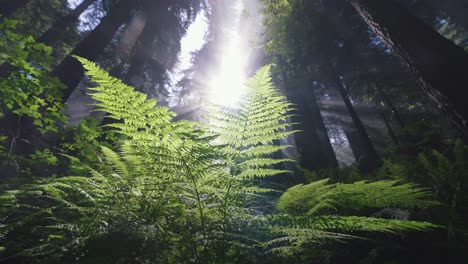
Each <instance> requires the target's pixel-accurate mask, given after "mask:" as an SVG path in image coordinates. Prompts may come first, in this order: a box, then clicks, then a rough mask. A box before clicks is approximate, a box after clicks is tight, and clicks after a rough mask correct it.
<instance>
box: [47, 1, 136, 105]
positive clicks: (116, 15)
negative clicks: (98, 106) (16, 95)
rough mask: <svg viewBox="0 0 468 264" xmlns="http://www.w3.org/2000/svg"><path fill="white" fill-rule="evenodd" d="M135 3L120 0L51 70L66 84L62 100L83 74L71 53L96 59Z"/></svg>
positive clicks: (127, 16) (81, 68) (92, 59)
mask: <svg viewBox="0 0 468 264" xmlns="http://www.w3.org/2000/svg"><path fill="white" fill-rule="evenodd" d="M136 4H137V1H134V0H121V1H120V2H119V3H118V4H117V5H116V6H114V7H113V8H112V9H111V10H110V11H109V12H108V14H107V15H106V16H105V17H104V18H102V19H101V22H100V23H99V25H98V26H97V27H96V28H95V29H94V30H93V31H92V32H91V33H89V34H88V36H86V37H85V38H84V39H83V40H82V41H81V42H80V43H79V44H78V45H77V46H76V47H75V49H73V51H72V52H71V54H70V55H69V56H67V57H66V58H65V59H64V60H63V61H62V62H61V63H60V64H59V65H58V66H57V67H56V68H55V69H54V70H53V72H52V75H54V76H56V77H58V78H59V79H60V80H61V81H62V82H63V83H64V84H65V85H66V86H67V89H66V91H64V94H63V102H65V101H66V100H67V99H68V97H69V96H70V94H71V93H72V92H73V90H74V89H75V88H76V86H77V85H78V83H79V82H80V81H81V79H82V78H83V76H84V70H83V67H82V66H81V64H80V63H79V62H78V61H77V60H76V59H74V58H73V57H71V55H78V56H81V57H83V58H86V59H88V60H91V61H94V60H96V59H97V57H98V56H99V55H100V54H101V53H102V52H103V51H104V49H105V48H106V46H107V45H108V44H109V43H110V42H111V40H112V38H113V37H114V35H115V33H116V32H117V30H118V29H119V27H120V26H121V25H122V24H123V23H124V22H125V21H126V20H127V19H128V18H129V17H130V14H131V11H132V10H133V9H134V8H135V6H136Z"/></svg>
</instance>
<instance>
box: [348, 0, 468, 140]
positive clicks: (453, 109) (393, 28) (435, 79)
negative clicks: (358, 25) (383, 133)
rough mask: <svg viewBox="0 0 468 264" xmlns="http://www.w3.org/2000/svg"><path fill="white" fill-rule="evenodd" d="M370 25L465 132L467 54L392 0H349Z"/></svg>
mask: <svg viewBox="0 0 468 264" xmlns="http://www.w3.org/2000/svg"><path fill="white" fill-rule="evenodd" d="M350 1H351V4H352V5H353V6H354V7H355V8H356V10H357V11H358V12H359V14H360V15H361V16H362V18H363V19H364V20H365V21H366V23H367V24H368V25H369V27H370V28H371V29H372V30H373V31H374V32H375V33H376V34H377V35H378V36H379V37H380V38H381V39H382V40H383V41H384V42H385V44H386V45H387V46H388V47H389V48H391V49H392V50H393V51H394V52H395V53H396V55H397V56H398V57H399V58H400V60H401V61H402V63H403V64H404V65H405V66H406V67H407V68H408V69H409V71H410V72H411V73H412V74H413V76H414V77H415V78H416V79H417V81H418V83H419V85H420V86H421V87H422V88H423V89H424V91H426V93H428V94H429V96H430V97H431V98H432V99H433V100H434V101H435V102H436V103H437V105H438V107H439V108H440V109H441V110H442V111H443V112H444V113H446V114H447V115H448V117H449V118H450V120H451V121H452V123H453V124H454V125H455V126H456V127H457V128H458V129H460V131H462V133H463V134H465V135H466V134H467V122H466V120H467V119H468V107H466V98H465V96H464V95H465V90H466V89H465V88H466V86H467V84H468V74H466V72H467V71H468V54H466V53H465V51H464V50H463V49H462V48H460V47H458V46H456V45H455V44H453V43H452V42H451V41H449V40H447V39H445V38H444V37H443V36H441V35H439V34H438V33H437V32H436V31H435V30H434V29H432V28H431V27H430V26H429V25H426V24H425V23H424V22H422V21H420V20H418V19H417V18H416V17H414V16H412V15H411V14H410V13H409V11H408V10H406V9H404V8H402V7H401V6H399V5H398V4H396V3H395V2H393V1H391V0H387V1H376V0H350Z"/></svg>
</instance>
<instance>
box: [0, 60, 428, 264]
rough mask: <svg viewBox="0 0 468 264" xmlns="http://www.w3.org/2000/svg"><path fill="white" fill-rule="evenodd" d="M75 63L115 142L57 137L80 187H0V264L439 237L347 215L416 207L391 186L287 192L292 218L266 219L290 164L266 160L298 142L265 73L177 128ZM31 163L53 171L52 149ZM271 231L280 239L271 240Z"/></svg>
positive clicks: (206, 259) (413, 197) (166, 114)
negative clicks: (200, 119)
mask: <svg viewBox="0 0 468 264" xmlns="http://www.w3.org/2000/svg"><path fill="white" fill-rule="evenodd" d="M77 59H78V60H80V61H81V62H82V64H83V65H84V67H85V69H86V71H87V74H88V75H89V76H90V77H91V80H92V81H93V82H95V83H96V84H97V86H96V87H94V88H91V89H90V90H91V91H92V92H91V93H90V95H91V96H92V97H93V98H94V99H96V101H97V106H98V107H99V109H100V110H101V111H104V112H106V113H108V117H109V118H111V119H114V120H115V122H114V123H110V124H108V125H107V126H108V127H110V128H111V129H112V130H113V131H114V132H115V133H117V134H118V140H119V142H118V144H115V145H112V144H108V143H106V144H107V145H108V146H101V147H99V148H98V146H97V145H98V144H99V143H101V142H100V141H98V140H96V137H99V135H101V131H100V129H99V128H97V127H96V124H95V123H93V122H92V121H89V120H87V121H84V122H83V123H82V124H80V125H79V126H78V127H77V128H75V129H72V130H70V131H69V133H70V134H71V135H65V137H67V136H69V137H70V138H76V140H77V142H76V145H73V144H71V143H67V141H65V142H64V143H63V144H62V149H63V150H65V151H67V152H68V153H70V154H74V155H76V156H79V157H80V159H78V158H76V157H73V156H70V155H68V154H63V156H64V157H66V158H68V159H70V161H71V164H72V165H71V168H72V169H69V170H68V171H73V172H80V173H82V174H81V176H75V175H71V176H64V177H58V176H56V177H45V178H41V177H36V178H34V179H33V180H32V181H27V182H26V183H21V182H18V183H14V182H11V183H8V184H4V185H2V189H1V195H0V201H1V202H2V203H1V204H2V206H1V207H0V208H1V211H0V212H1V216H0V217H1V218H0V220H1V222H2V225H1V226H0V242H1V245H2V246H1V252H0V254H1V255H0V256H1V258H8V259H18V260H21V261H26V260H31V261H32V260H34V261H40V262H47V263H55V262H57V263H63V262H75V261H78V262H81V263H96V262H99V263H129V262H143V263H186V262H194V263H259V262H260V263H261V262H264V263H269V262H270V260H271V259H269V258H268V256H272V255H271V254H270V253H269V252H266V251H265V248H266V249H269V250H270V251H271V252H283V253H284V252H289V253H292V252H298V251H296V250H299V249H301V248H302V246H303V245H308V244H309V243H314V244H315V243H316V244H323V243H325V242H327V241H329V240H343V239H348V238H352V237H354V236H355V232H357V231H380V232H387V233H397V232H400V231H404V230H426V229H428V228H432V227H435V226H434V225H431V224H428V223H423V222H412V221H402V220H395V219H383V218H366V217H362V216H358V215H346V214H344V213H343V212H345V213H349V212H353V211H356V210H360V209H363V208H371V209H374V208H376V207H379V208H381V207H396V206H398V207H401V208H413V207H417V206H421V205H424V203H422V202H421V198H424V197H425V193H424V190H422V189H419V188H415V186H413V185H410V184H403V185H396V182H395V181H383V182H375V183H366V182H357V183H354V184H327V183H326V180H322V181H318V182H314V183H311V184H308V185H299V186H295V187H293V188H291V189H290V190H289V191H288V192H286V193H285V194H284V195H283V196H282V197H281V198H280V200H279V203H278V206H277V207H278V209H280V210H282V211H284V212H290V213H293V214H294V215H270V216H267V213H268V212H269V211H272V210H274V200H273V199H272V198H273V197H274V196H273V195H272V193H275V192H276V191H275V190H274V189H271V188H267V184H266V182H265V181H264V180H265V179H266V178H268V177H271V176H275V175H283V174H286V173H288V171H286V170H283V169H280V167H279V165H280V164H281V163H283V162H288V161H289V160H287V159H274V158H273V156H274V155H275V154H276V153H277V152H278V151H280V150H282V149H284V148H287V147H288V146H285V145H278V144H277V142H279V141H280V140H282V139H284V137H286V136H288V135H290V134H292V133H294V131H291V130H290V129H289V128H290V124H289V123H288V122H287V120H288V118H289V117H290V109H291V106H290V104H289V103H287V101H286V100H285V98H284V97H283V96H282V95H281V94H280V93H279V92H278V91H277V89H276V88H275V87H274V86H273V85H272V83H271V77H270V70H269V67H268V66H265V67H262V68H261V69H259V70H258V71H257V73H256V75H255V76H254V77H252V78H251V79H250V80H249V81H248V82H247V84H246V86H247V92H246V94H245V95H244V96H243V98H242V102H243V104H242V105H239V106H236V107H231V108H226V107H222V106H215V107H214V109H213V110H212V111H210V112H209V113H208V116H209V118H210V122H209V124H207V125H201V124H196V123H193V122H189V121H184V120H182V121H173V120H172V118H173V117H174V116H175V114H174V113H172V112H170V111H169V110H168V109H167V108H164V107H155V106H156V101H155V100H147V99H146V95H144V94H142V93H139V92H136V91H134V88H132V87H129V86H127V85H125V84H123V83H122V82H121V81H120V80H118V79H115V78H113V77H110V76H109V75H108V74H107V73H106V72H105V71H103V70H101V69H100V68H98V67H97V66H96V65H95V64H93V63H92V62H89V61H87V60H85V59H82V58H77ZM201 127H202V128H201ZM115 149H118V151H116V150H115ZM93 155H96V157H97V160H94V159H93V158H92V157H93ZM34 157H35V158H36V159H40V160H45V161H46V162H48V163H52V164H54V163H55V162H57V160H55V159H54V157H52V156H50V152H49V151H48V150H45V151H41V152H36V153H35V154H34ZM80 160H81V161H80ZM73 166H77V168H79V169H76V168H75V167H73ZM74 168H75V169H74ZM85 169H86V172H85ZM268 200H269V202H265V201H268ZM330 212H334V213H335V214H337V215H333V216H331V215H328V214H327V213H330ZM338 213H339V214H338ZM342 214H343V215H342ZM272 231H273V233H274V234H275V235H276V236H277V238H275V239H273V240H271V232H272ZM269 240H270V241H269ZM267 241H269V242H267ZM286 249H290V250H289V251H288V250H286ZM286 255H287V254H286Z"/></svg>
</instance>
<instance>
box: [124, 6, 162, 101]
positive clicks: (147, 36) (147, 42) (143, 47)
mask: <svg viewBox="0 0 468 264" xmlns="http://www.w3.org/2000/svg"><path fill="white" fill-rule="evenodd" d="M157 32H158V31H157V23H156V19H155V16H154V14H153V15H150V14H149V18H148V20H147V22H146V25H145V27H144V29H143V32H142V34H141V35H140V38H139V40H138V43H137V45H136V46H135V49H134V53H133V56H132V57H131V59H130V68H129V69H128V72H127V77H126V83H127V84H129V85H131V86H133V87H135V88H136V90H137V91H140V92H145V91H144V87H143V86H144V77H142V76H143V75H144V68H145V65H146V64H147V63H148V61H149V60H151V57H152V53H153V49H152V46H153V41H154V39H155V38H156V34H157Z"/></svg>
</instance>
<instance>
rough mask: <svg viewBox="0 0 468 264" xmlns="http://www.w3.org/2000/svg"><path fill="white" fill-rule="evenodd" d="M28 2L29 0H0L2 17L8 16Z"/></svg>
mask: <svg viewBox="0 0 468 264" xmlns="http://www.w3.org/2000/svg"><path fill="white" fill-rule="evenodd" d="M29 2H31V0H0V14H1V15H2V16H4V17H10V16H12V15H13V14H14V13H15V12H16V11H18V10H19V9H21V8H23V7H25V6H26V5H27V4H28V3H29Z"/></svg>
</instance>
